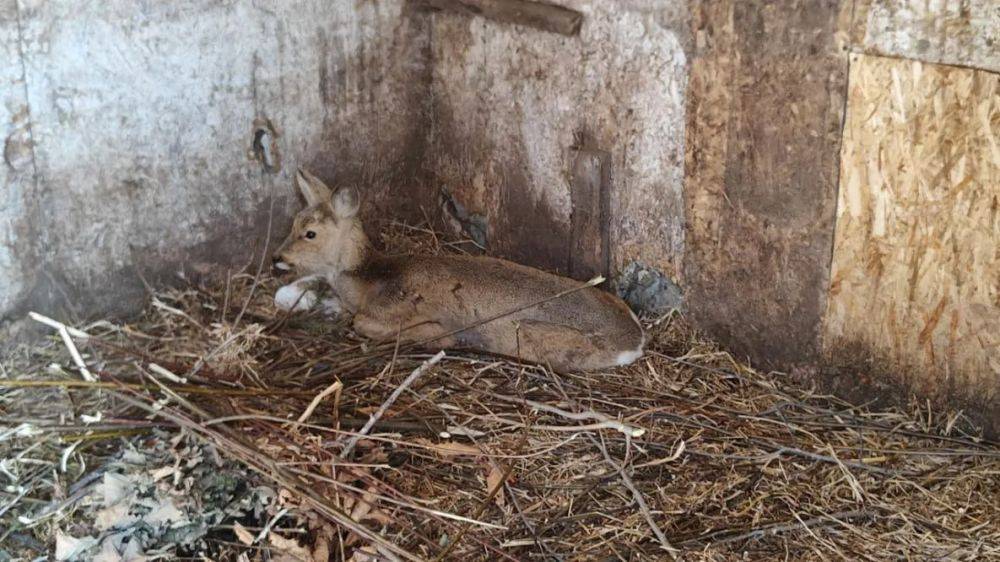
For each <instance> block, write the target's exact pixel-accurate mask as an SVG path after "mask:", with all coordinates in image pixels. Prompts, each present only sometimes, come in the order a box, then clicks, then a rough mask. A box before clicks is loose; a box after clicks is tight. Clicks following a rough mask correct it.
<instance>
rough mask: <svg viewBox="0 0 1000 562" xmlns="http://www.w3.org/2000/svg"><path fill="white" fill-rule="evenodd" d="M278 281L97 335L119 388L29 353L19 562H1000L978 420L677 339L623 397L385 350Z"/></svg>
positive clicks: (8, 424)
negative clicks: (867, 394) (282, 291)
mask: <svg viewBox="0 0 1000 562" xmlns="http://www.w3.org/2000/svg"><path fill="white" fill-rule="evenodd" d="M383 242H384V244H385V245H386V246H388V247H391V248H393V249H394V250H396V251H401V252H402V251H423V252H447V251H460V250H459V249H458V248H459V246H458V245H455V244H446V243H443V242H441V240H440V237H439V236H437V235H436V234H434V233H432V232H430V231H426V230H420V229H414V228H410V227H403V226H398V225H397V227H396V228H394V229H390V234H389V235H387V236H386V238H385V240H383ZM255 269H256V268H249V271H248V272H243V273H234V274H231V275H228V276H226V277H225V278H224V279H221V280H219V281H218V282H217V283H206V284H204V285H190V286H188V287H186V288H184V289H174V290H168V291H162V292H157V293H156V294H154V295H151V304H150V306H149V307H148V309H147V310H146V312H145V313H144V314H143V315H141V316H140V317H139V318H136V319H134V321H132V322H129V323H124V324H122V323H118V324H115V323H111V322H106V321H104V322H98V323H96V324H91V325H86V326H82V329H83V330H84V331H85V332H86V333H87V335H88V336H89V337H86V338H85V337H82V336H83V335H82V334H76V335H75V336H72V335H71V341H73V342H74V346H75V347H77V348H78V349H79V351H80V354H81V359H82V360H83V361H84V362H85V364H86V366H87V369H88V371H89V372H90V373H91V374H92V376H93V378H94V379H95V380H94V381H93V382H89V381H86V380H83V379H82V378H81V370H80V369H79V367H77V366H76V363H75V361H74V360H73V359H72V357H71V355H70V352H69V351H68V346H67V345H66V344H65V343H64V341H63V340H62V339H61V338H59V337H54V338H53V339H52V340H51V341H50V342H49V343H48V344H46V345H41V346H35V347H31V348H19V349H17V350H15V352H13V353H11V354H10V355H9V356H8V357H7V359H6V360H5V361H4V363H3V366H4V369H3V372H2V377H3V378H2V379H0V392H2V394H0V416H2V423H3V427H2V429H0V437H2V438H0V454H2V456H3V458H4V460H3V463H2V466H0V468H2V475H0V478H2V479H4V480H5V482H4V484H5V486H6V487H5V488H4V490H3V491H2V495H0V504H2V506H3V507H0V511H2V530H0V537H2V538H0V549H2V551H0V559H2V558H3V557H4V556H8V557H12V558H16V559H24V560H30V559H34V558H36V557H41V556H45V555H48V556H49V559H59V558H63V559H73V558H76V559H81V560H83V559H86V560H90V559H94V560H109V561H115V560H141V559H191V560H209V559H210V560H221V559H225V560H247V561H249V560H288V561H291V560H303V561H307V562H309V561H319V560H356V561H360V560H397V559H398V560H486V559H490V560H499V559H505V560H530V559H542V560H669V559H671V558H675V557H676V558H678V559H683V560H835V559H852V560H854V559H856V560H901V559H903V560H928V559H942V560H987V559H1000V517H998V516H1000V496H998V493H997V490H1000V447H998V446H997V444H995V443H991V442H988V441H985V440H983V439H980V438H977V437H976V436H975V435H974V434H973V433H972V432H971V431H970V430H969V429H968V428H967V427H966V424H965V422H964V420H963V419H962V417H961V416H960V414H955V413H948V412H935V411H933V410H931V409H930V408H929V407H927V406H926V405H920V404H914V405H913V407H912V408H910V409H909V410H908V411H869V410H868V409H866V408H864V407H858V406H853V405H850V404H846V403H843V402H840V401H838V400H836V399H833V398H830V397H827V396H823V395H821V394H818V393H817V392H816V391H814V390H812V389H811V388H810V386H809V382H808V381H806V380H797V379H793V378H792V377H790V376H787V375H783V374H779V373H762V372H758V371H755V370H753V369H752V368H750V367H749V366H747V365H745V364H742V363H740V362H738V361H736V360H735V359H734V358H733V357H731V356H730V355H728V354H727V353H725V352H723V351H721V350H719V349H718V348H717V347H716V346H714V345H713V344H711V343H709V342H707V341H705V340H704V339H701V338H699V337H698V335H697V334H695V333H694V332H692V331H691V330H689V329H688V328H687V327H685V325H684V323H683V319H682V318H681V317H679V316H677V315H669V316H667V317H664V318H656V319H647V323H648V330H649V333H650V334H651V340H652V341H651V343H650V345H649V351H648V353H647V355H646V356H645V357H644V358H643V359H641V360H639V361H637V362H636V363H635V364H633V365H631V366H629V367H626V368H620V369H617V370H613V371H610V372H607V373H591V374H579V375H555V374H553V373H551V372H549V371H548V370H547V369H545V368H543V367H539V366H531V365H521V364H517V363H514V362H511V361H505V360H496V359H494V358H490V357H487V356H482V355H476V354H473V353H466V352H462V351H448V352H447V353H446V354H444V355H443V356H442V355H435V354H433V352H428V351H427V350H423V349H414V348H408V347H407V346H402V345H398V344H396V343H395V342H381V343H378V342H369V341H365V340H362V339H360V338H358V337H357V336H356V335H354V334H353V333H352V332H351V330H350V323H349V320H348V319H346V318H335V319H330V318H324V317H323V316H322V315H320V314H296V315H287V314H284V313H281V312H279V311H277V310H275V308H274V306H273V302H272V300H271V295H273V293H274V290H275V288H276V287H277V284H276V282H275V281H274V280H271V279H269V278H267V277H266V276H263V275H254V274H253V273H254V272H255ZM143 557H145V558H143Z"/></svg>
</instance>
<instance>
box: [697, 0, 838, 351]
mask: <svg viewBox="0 0 1000 562" xmlns="http://www.w3.org/2000/svg"><path fill="white" fill-rule="evenodd" d="M697 4H698V5H697V8H696V10H695V11H694V13H693V14H692V16H693V18H692V20H693V26H694V30H693V32H694V37H695V45H696V52H695V56H694V58H693V60H692V63H691V77H690V80H689V84H690V87H689V90H688V96H687V99H688V125H687V130H688V133H687V143H686V162H685V175H686V179H685V187H684V199H685V215H686V216H687V218H688V226H687V231H686V247H687V249H686V252H685V258H684V259H685V261H684V268H685V269H684V277H685V280H686V282H687V290H688V295H687V304H688V309H689V311H690V313H691V316H692V318H693V319H694V320H695V321H696V322H697V323H698V324H699V326H700V327H701V328H703V329H704V330H706V331H707V332H709V333H711V334H712V335H713V336H714V337H716V338H718V339H720V340H722V341H723V343H725V344H726V345H727V346H728V347H730V348H731V349H733V350H735V351H736V352H737V353H739V354H741V355H748V356H750V357H751V358H753V359H754V360H755V361H757V362H759V363H760V364H762V365H768V366H776V367H781V368H788V367H791V366H792V365H795V364H798V363H801V362H805V361H808V360H811V359H813V358H815V355H816V353H817V352H818V341H819V328H820V324H821V316H822V311H823V310H824V301H823V299H824V297H825V294H826V289H827V286H828V272H829V270H828V267H829V252H830V246H831V244H832V239H833V219H834V212H835V208H836V185H837V182H836V177H837V163H838V155H839V152H840V144H839V142H840V127H841V120H842V115H843V113H842V109H843V93H844V92H845V91H846V79H847V57H846V55H845V54H844V52H843V50H842V49H841V48H840V47H841V45H842V43H843V41H842V40H841V39H840V37H841V35H842V30H844V29H846V28H847V22H848V21H849V15H850V2H835V1H822V2H817V1H796V0H784V1H781V2H766V1H756V0H754V1H744V0H728V1H724V2H699V3H697Z"/></svg>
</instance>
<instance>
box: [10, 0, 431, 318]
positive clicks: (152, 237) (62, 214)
mask: <svg viewBox="0 0 1000 562" xmlns="http://www.w3.org/2000/svg"><path fill="white" fill-rule="evenodd" d="M405 12H406V7H405V2H403V1H402V0H381V1H379V2H350V3H344V4H341V3H329V2H320V1H313V0H309V1H307V0H301V1H299V0H297V1H294V2H276V3H271V2H256V1H251V0H231V1H227V2H217V1H212V0H187V1H183V2H102V1H96V0H92V1H85V2H51V1H44V0H0V55H2V58H0V135H2V138H0V141H2V142H4V143H5V147H6V148H5V153H4V162H3V166H0V317H5V316H7V317H9V316H11V315H16V314H20V313H22V312H23V311H24V310H25V309H26V308H27V307H28V306H33V307H40V308H44V309H46V310H49V311H51V310H52V309H53V308H63V307H66V308H69V309H70V310H73V309H78V310H79V311H81V312H90V311H102V312H107V311H125V310H128V309H129V308H130V307H131V306H133V305H134V304H135V302H136V298H137V297H138V296H140V295H141V291H140V290H139V287H140V286H141V285H140V282H139V279H138V275H137V274H136V272H137V271H144V272H146V274H147V275H151V276H154V277H155V276H156V275H157V274H168V275H172V274H173V272H175V271H176V270H177V269H179V268H181V267H182V264H186V265H184V266H183V267H187V268H189V270H190V268H191V267H194V268H197V267H198V263H197V262H203V263H222V264H233V263H236V264H246V263H247V262H248V261H249V260H250V258H251V253H252V250H253V249H254V248H255V247H256V248H257V249H260V248H261V247H262V245H263V235H264V233H265V232H266V224H267V220H268V215H269V210H270V209H271V203H270V202H271V201H272V199H273V200H275V201H276V204H275V206H274V208H275V211H276V217H275V221H276V226H275V229H276V230H277V228H278V227H279V226H280V225H281V224H282V223H283V221H284V220H285V219H286V217H287V215H288V213H289V211H290V210H291V209H292V208H293V206H294V204H295V200H294V195H293V192H292V186H291V182H290V179H289V178H290V177H291V175H290V172H292V171H293V170H294V168H295V166H297V165H298V164H300V163H307V164H310V165H311V166H312V167H314V168H316V169H318V171H319V172H320V173H321V175H323V176H325V177H327V178H329V177H330V176H331V175H332V173H333V171H334V170H336V172H337V175H338V176H339V178H340V179H345V180H350V179H352V178H358V177H361V176H363V175H364V176H368V177H372V176H378V175H384V174H406V172H407V171H412V170H414V169H415V167H416V165H417V164H418V162H417V161H416V160H415V159H414V156H413V154H414V153H415V152H417V153H419V152H420V151H419V148H420V147H421V146H422V143H423V141H424V138H425V135H424V133H425V130H426V125H425V124H424V120H425V119H426V115H425V112H424V108H425V107H426V103H425V100H426V92H425V91H421V88H422V87H423V85H424V84H425V83H426V80H425V79H424V76H426V73H427V70H426V64H425V61H426V54H427V53H426V49H427V39H428V37H429V35H428V33H427V31H428V30H427V26H426V22H425V20H423V19H421V18H410V17H409V15H408V14H407V13H405ZM261 125H266V126H268V127H270V128H271V129H272V131H273V135H272V138H273V139H274V141H275V143H274V145H275V146H274V149H275V150H276V155H275V158H278V157H279V156H280V159H281V161H280V170H270V171H265V170H264V169H263V167H262V165H261V163H260V162H258V161H257V160H255V159H254V153H253V139H254V132H255V129H256V128H257V127H258V126H261ZM415 147H416V150H415ZM275 167H277V166H275ZM373 195H377V194H373ZM373 198H376V199H377V197H373ZM276 234H281V233H280V232H276Z"/></svg>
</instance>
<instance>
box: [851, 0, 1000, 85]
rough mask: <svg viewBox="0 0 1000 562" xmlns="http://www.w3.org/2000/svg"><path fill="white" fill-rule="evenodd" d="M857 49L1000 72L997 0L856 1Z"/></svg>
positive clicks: (999, 8) (999, 7)
mask: <svg viewBox="0 0 1000 562" xmlns="http://www.w3.org/2000/svg"><path fill="white" fill-rule="evenodd" d="M854 12H855V16H854V25H853V29H852V33H851V35H852V43H853V45H852V48H853V49H855V50H858V51H863V52H865V53H868V54H878V55H886V56H893V57H903V58H910V59H914V60H921V61H926V62H938V63H946V64H952V65H959V66H969V67H974V68H981V69H986V70H992V71H993V72H1000V2H998V1H997V0H938V1H929V0H856V5H855V8H854Z"/></svg>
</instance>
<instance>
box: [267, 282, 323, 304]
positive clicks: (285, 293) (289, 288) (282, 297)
mask: <svg viewBox="0 0 1000 562" xmlns="http://www.w3.org/2000/svg"><path fill="white" fill-rule="evenodd" d="M274 304H275V306H277V307H278V308H280V309H281V310H309V309H310V308H312V307H313V305H315V304H316V292H315V291H310V290H308V289H306V288H305V287H304V286H300V285H298V284H297V283H291V284H288V285H285V286H284V287H281V288H280V289H278V292H277V293H274Z"/></svg>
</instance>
